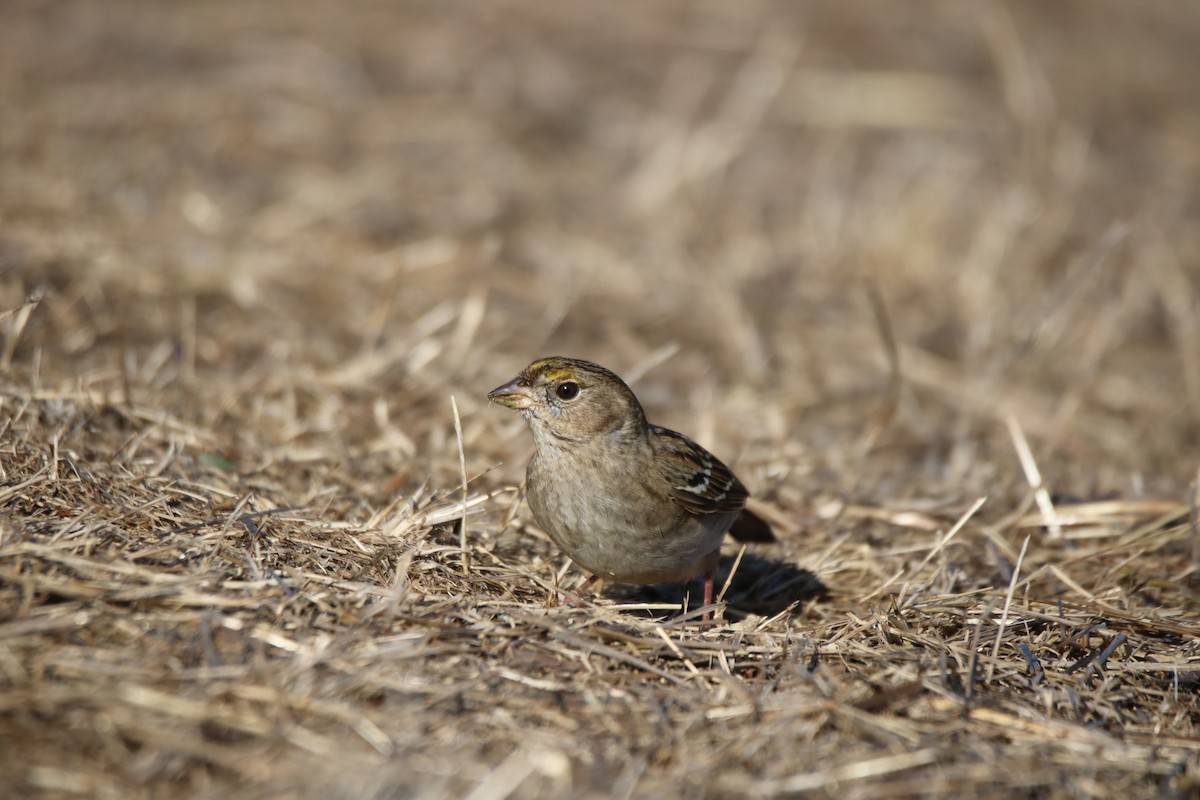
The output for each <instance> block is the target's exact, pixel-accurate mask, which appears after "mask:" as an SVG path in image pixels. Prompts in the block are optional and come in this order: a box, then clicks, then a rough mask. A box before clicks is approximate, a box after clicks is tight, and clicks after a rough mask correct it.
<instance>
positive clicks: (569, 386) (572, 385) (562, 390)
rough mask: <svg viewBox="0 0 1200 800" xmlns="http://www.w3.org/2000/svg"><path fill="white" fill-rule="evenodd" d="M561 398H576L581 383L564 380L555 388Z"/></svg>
mask: <svg viewBox="0 0 1200 800" xmlns="http://www.w3.org/2000/svg"><path fill="white" fill-rule="evenodd" d="M554 393H555V394H556V395H558V399H559V400H574V399H575V398H576V397H578V396H579V384H578V383H576V382H575V381H564V382H563V383H560V384H559V385H558V386H557V387H555V389H554Z"/></svg>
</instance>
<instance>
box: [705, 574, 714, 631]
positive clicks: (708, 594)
mask: <svg viewBox="0 0 1200 800" xmlns="http://www.w3.org/2000/svg"><path fill="white" fill-rule="evenodd" d="M712 600H713V570H711V569H710V570H709V571H708V572H706V573H704V607H705V608H706V609H707V608H708V607H709V606H711V605H712ZM704 621H705V622H711V621H712V612H711V611H705V612H704Z"/></svg>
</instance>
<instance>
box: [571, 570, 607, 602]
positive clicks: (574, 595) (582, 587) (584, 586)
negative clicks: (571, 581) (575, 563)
mask: <svg viewBox="0 0 1200 800" xmlns="http://www.w3.org/2000/svg"><path fill="white" fill-rule="evenodd" d="M598 580H600V578H599V577H598V576H596V575H588V576H587V580H585V581H584V582H583V583H581V584H579V589H578V590H576V591H574V592H566V597H565V602H566V604H567V605H569V606H572V607H573V608H579V607H580V606H582V605H583V598H582V597H580V595H581V594H583V593H584V592H586V591H587V590H588V589H590V588H591V586H592V584H593V583H595V582H596V581H598Z"/></svg>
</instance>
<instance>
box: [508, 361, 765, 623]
mask: <svg viewBox="0 0 1200 800" xmlns="http://www.w3.org/2000/svg"><path fill="white" fill-rule="evenodd" d="M488 398H489V400H491V401H493V402H496V403H499V404H500V405H503V406H506V407H508V408H510V409H513V410H514V411H517V412H519V413H520V414H521V416H522V417H524V418H525V421H526V422H527V423H528V425H529V430H530V431H531V433H532V434H533V443H534V454H533V458H532V459H531V460H530V462H529V466H528V468H527V469H526V500H527V501H528V503H529V508H530V510H531V511H532V512H533V518H534V520H535V521H536V522H537V524H538V525H539V527H541V528H542V530H544V531H545V532H546V533H547V534H548V535H549V536H550V538H551V540H553V541H554V543H555V544H556V545H557V546H558V547H559V549H561V550H562V551H563V552H564V553H566V555H568V556H569V557H570V558H571V560H572V561H574V562H575V563H576V564H577V565H579V566H580V567H582V568H583V569H584V570H586V571H588V572H589V573H591V576H590V577H589V578H587V580H586V581H585V582H584V583H583V585H582V586H581V590H584V589H586V588H588V587H590V586H591V585H592V584H593V583H594V582H595V581H596V580H600V579H602V580H606V581H611V582H615V583H628V584H654V583H668V582H673V581H686V580H690V579H691V578H693V577H695V576H697V575H701V574H703V575H704V606H705V608H706V609H707V608H708V607H710V606H711V605H712V599H713V576H714V570H715V569H716V566H717V562H718V561H719V560H720V553H721V541H722V540H723V539H724V537H725V534H726V533H727V532H729V533H731V535H733V536H734V537H735V538H737V539H738V540H740V541H744V542H770V541H775V536H774V534H773V533H772V531H771V528H770V526H768V525H767V523H766V522H764V521H763V520H762V519H760V518H759V517H757V516H755V515H754V514H752V513H751V512H750V511H749V510H747V509H746V508H745V505H746V500H747V498H748V497H749V492H748V491H747V490H746V487H745V486H744V485H743V484H742V482H741V481H740V480H738V478H737V476H736V475H734V474H733V471H732V470H730V469H729V467H727V466H726V465H725V464H724V463H723V462H722V461H721V460H720V459H718V458H717V457H716V456H714V455H713V454H712V453H710V452H709V451H708V450H706V449H704V448H703V447H701V446H700V445H699V444H697V443H696V442H694V441H692V440H691V439H689V438H688V437H687V436H684V435H683V434H682V433H677V432H676V431H673V430H670V429H669V428H664V427H662V426H661V425H655V424H653V423H651V422H648V421H647V420H646V414H645V411H644V410H643V409H642V405H641V403H640V402H638V399H637V397H636V396H635V395H634V393H633V391H632V390H631V389H630V388H629V386H628V385H626V383H625V382H624V381H623V380H621V378H620V377H618V376H617V374H616V373H614V372H612V371H611V370H609V369H606V368H605V367H602V366H600V365H599V364H595V363H592V362H590V361H583V360H580V359H575V358H564V357H561V356H553V357H550V358H542V359H539V360H537V361H534V362H533V363H532V364H530V365H529V366H527V367H526V368H525V369H523V370H522V371H521V372H520V373H519V374H518V375H517V376H516V377H515V378H513V379H512V380H510V381H509V382H507V383H505V384H504V385H502V386H498V387H496V388H495V389H493V390H492V391H490V392H489V393H488ZM568 599H569V600H570V599H572V598H571V597H570V596H569V597H568ZM704 619H705V620H708V619H709V613H708V611H706V612H705V614H704Z"/></svg>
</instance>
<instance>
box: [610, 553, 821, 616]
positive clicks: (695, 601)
mask: <svg viewBox="0 0 1200 800" xmlns="http://www.w3.org/2000/svg"><path fill="white" fill-rule="evenodd" d="M736 561H737V559H736V557H734V556H725V557H722V558H721V563H720V565H718V567H717V572H716V576H715V586H716V588H715V590H714V594H717V593H719V592H720V591H721V587H723V586H724V585H725V582H726V581H728V580H729V574H730V572H731V571H732V570H733V566H734V564H735V562H736ZM828 594H829V588H828V587H827V586H826V585H825V584H824V583H822V582H821V580H820V579H819V578H817V576H816V575H814V574H813V573H811V572H809V571H808V570H806V569H801V568H799V567H797V566H796V565H794V564H789V563H787V562H786V561H778V560H775V559H769V558H763V557H762V556H759V555H755V554H753V553H750V552H747V553H745V554H743V556H742V559H741V562H740V563H738V564H737V571H736V572H734V573H733V580H732V581H730V583H729V588H728V589H727V590H726V592H725V603H726V609H725V616H726V618H727V619H731V620H739V619H743V618H745V617H746V616H749V615H751V614H754V615H757V616H761V617H773V616H775V615H776V614H782V613H784V612H785V611H786V612H789V616H795V615H797V614H799V613H800V612H801V611H802V610H803V608H804V606H805V605H807V604H808V603H809V602H811V601H813V600H820V599H822V598H824V597H826V596H828ZM604 596H605V597H608V598H610V599H612V600H615V601H617V602H619V603H646V604H664V605H665V604H675V605H681V606H682V605H683V604H684V603H685V602H686V604H687V606H688V607H690V608H695V607H697V606H699V605H700V604H701V602H703V597H704V583H703V579H702V578H700V579H695V580H691V581H688V582H687V583H663V584H656V585H653V586H631V585H628V584H619V583H618V584H610V585H609V586H608V587H607V588H606V589H605V590H604ZM630 613H637V614H647V613H654V612H650V611H645V610H640V609H639V610H638V611H636V612H635V611H630ZM675 613H677V612H661V613H657V614H654V615H655V616H661V617H664V618H665V617H670V616H674V614H675Z"/></svg>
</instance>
